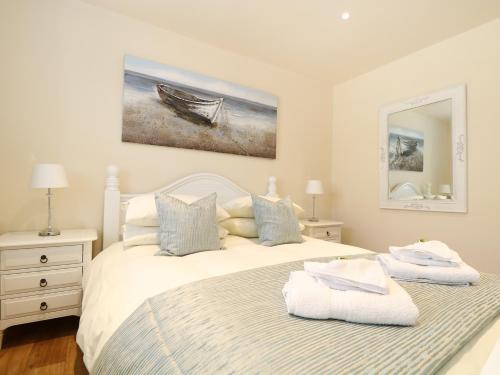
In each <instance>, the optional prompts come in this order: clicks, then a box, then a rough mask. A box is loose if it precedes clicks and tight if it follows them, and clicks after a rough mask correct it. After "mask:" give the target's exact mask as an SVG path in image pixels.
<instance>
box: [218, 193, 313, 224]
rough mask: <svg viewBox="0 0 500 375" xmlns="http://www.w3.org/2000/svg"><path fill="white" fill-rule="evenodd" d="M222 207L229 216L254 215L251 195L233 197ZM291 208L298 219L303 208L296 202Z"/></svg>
mask: <svg viewBox="0 0 500 375" xmlns="http://www.w3.org/2000/svg"><path fill="white" fill-rule="evenodd" d="M260 197H262V198H265V199H268V200H270V201H271V202H277V201H279V200H280V198H278V197H267V196H263V195H261V196H260ZM222 207H223V208H224V209H225V210H226V211H227V213H228V214H229V215H231V217H246V218H253V217H255V215H254V213H253V207H252V197H251V196H250V195H248V196H245V197H240V198H236V199H233V200H231V201H229V202H226V203H224V204H223V205H222ZM293 210H294V212H295V215H296V216H297V217H298V218H299V219H300V218H302V217H303V215H304V209H303V208H302V207H300V206H299V205H298V204H295V203H294V204H293Z"/></svg>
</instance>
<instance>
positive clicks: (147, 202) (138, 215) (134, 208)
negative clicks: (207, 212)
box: [125, 194, 231, 227]
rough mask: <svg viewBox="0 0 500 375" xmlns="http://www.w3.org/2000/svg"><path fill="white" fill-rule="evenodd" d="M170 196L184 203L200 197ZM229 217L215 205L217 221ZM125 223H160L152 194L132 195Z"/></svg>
mask: <svg viewBox="0 0 500 375" xmlns="http://www.w3.org/2000/svg"><path fill="white" fill-rule="evenodd" d="M170 196H171V197H174V198H177V199H180V200H181V201H183V202H185V203H188V204H189V203H193V202H195V201H197V200H198V199H200V197H196V196H194V195H178V194H170ZM229 217H231V216H230V215H229V214H228V213H227V211H226V210H225V209H223V208H222V207H221V206H219V205H217V222H219V221H222V220H225V219H227V218H229ZM125 224H133V225H139V226H143V227H157V226H159V225H160V221H159V218H158V211H156V202H155V196H154V194H144V195H139V196H138V197H134V198H132V199H130V200H129V201H128V206H127V213H126V214H125Z"/></svg>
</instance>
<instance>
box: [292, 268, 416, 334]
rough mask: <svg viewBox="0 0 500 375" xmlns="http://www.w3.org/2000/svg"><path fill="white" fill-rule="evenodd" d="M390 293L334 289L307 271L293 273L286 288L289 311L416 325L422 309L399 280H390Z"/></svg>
mask: <svg viewBox="0 0 500 375" xmlns="http://www.w3.org/2000/svg"><path fill="white" fill-rule="evenodd" d="M387 285H388V288H389V293H388V294H385V295H383V294H377V293H367V292H359V291H352V290H348V291H340V290H335V289H331V288H329V287H328V285H326V284H324V283H323V282H322V281H321V280H319V279H316V278H314V277H312V276H309V275H308V274H307V273H306V272H305V271H296V272H291V273H290V279H289V280H288V282H287V283H286V284H285V287H284V288H283V296H284V298H285V302H286V306H287V309H288V313H289V314H293V315H297V316H302V317H304V318H310V319H338V320H345V321H348V322H354V323H368V324H390V325H403V326H410V325H415V323H416V321H417V317H418V308H417V306H415V304H414V303H413V301H412V299H411V297H410V296H409V295H408V293H406V291H405V290H404V289H403V288H402V287H400V286H399V285H398V284H397V283H396V282H394V281H393V280H391V279H389V278H388V279H387Z"/></svg>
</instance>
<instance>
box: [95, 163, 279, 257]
mask: <svg viewBox="0 0 500 375" xmlns="http://www.w3.org/2000/svg"><path fill="white" fill-rule="evenodd" d="M106 175H107V176H106V184H105V190H104V221H103V247H104V248H106V247H108V246H109V245H111V244H112V243H114V242H117V241H119V239H120V226H121V224H122V223H121V206H122V203H124V202H127V201H128V200H129V199H131V198H133V197H136V196H138V195H142V194H152V193H158V192H169V193H172V194H185V195H196V196H200V197H201V196H205V195H208V194H210V193H213V192H216V193H217V202H218V203H225V202H228V201H230V200H232V199H234V198H238V197H242V196H245V195H249V194H250V193H249V192H248V191H246V190H244V189H242V188H241V187H239V186H238V185H236V184H235V183H234V182H232V181H230V180H229V179H227V178H225V177H222V176H219V175H216V174H213V173H196V174H192V175H189V176H186V177H184V178H181V179H180V180H177V181H174V182H172V183H171V184H169V185H167V186H165V187H162V188H160V189H158V190H155V191H152V192H149V193H142V194H122V193H121V192H120V180H119V178H118V167H116V166H113V165H112V166H109V167H108V168H107V170H106ZM267 195H268V196H277V194H276V177H274V176H271V177H269V180H268V185H267Z"/></svg>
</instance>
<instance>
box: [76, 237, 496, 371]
mask: <svg viewBox="0 0 500 375" xmlns="http://www.w3.org/2000/svg"><path fill="white" fill-rule="evenodd" d="M304 238H305V239H306V241H305V242H303V243H301V244H287V245H280V246H274V247H265V246H260V245H258V244H257V243H256V241H255V240H250V239H246V238H242V237H236V236H228V237H227V238H226V239H225V240H224V246H225V247H226V250H222V251H207V252H201V253H196V254H192V255H188V256H184V257H166V256H154V254H155V253H156V252H157V251H158V249H159V248H158V246H157V245H150V246H137V247H133V248H129V249H127V250H124V249H123V245H122V243H121V242H118V243H115V244H113V245H112V246H110V247H108V248H107V249H105V250H103V251H102V252H101V253H100V254H99V255H98V256H97V257H96V258H95V259H94V260H93V261H92V263H91V265H90V267H89V270H88V272H87V273H86V274H85V275H84V280H83V283H84V298H83V305H82V315H81V318H80V327H79V329H78V334H77V343H78V345H79V346H80V348H81V349H82V351H83V354H84V362H85V365H86V366H87V368H88V369H89V370H90V369H91V368H92V366H93V364H94V361H95V360H96V359H97V357H98V355H99V353H100V352H101V350H102V348H103V346H104V344H105V343H106V342H107V340H108V339H109V338H110V337H111V335H112V334H113V333H114V332H115V331H116V329H117V328H118V327H119V326H120V324H121V323H122V322H123V321H124V320H125V319H126V318H127V317H128V316H129V315H130V314H131V313H132V312H133V311H134V310H135V309H136V308H137V307H138V306H139V305H141V303H142V302H144V300H145V299H146V298H149V297H152V296H154V295H156V294H159V293H161V292H163V291H165V290H168V289H172V288H176V287H178V286H181V285H183V284H186V283H189V282H193V281H197V280H202V279H205V278H208V277H213V276H219V275H223V274H227V273H232V272H237V271H242V270H246V269H251V268H257V267H263V266H267V265H272V264H278V263H284V262H290V261H294V260H301V259H308V258H315V257H328V256H363V255H368V254H371V252H370V251H368V250H365V249H361V248H357V247H353V246H347V245H342V244H336V243H332V242H327V241H321V240H317V239H312V238H308V237H304ZM499 332H500V324H499V323H498V322H497V323H496V324H495V325H494V326H493V327H492V328H490V329H489V330H488V332H487V333H486V334H485V335H483V336H484V337H486V340H483V337H481V338H480V339H479V340H476V341H477V343H471V345H469V346H472V348H469V349H468V350H467V351H466V353H465V354H467V355H468V357H467V356H465V358H466V359H467V360H468V362H469V363H467V364H466V366H465V368H468V369H469V370H470V369H471V368H475V369H476V370H477V369H478V368H479V369H480V368H481V365H482V363H484V362H485V361H486V358H487V357H488V355H489V351H491V348H492V347H493V344H494V341H496V340H494V338H495V336H496V335H498V334H499ZM488 344H489V346H488ZM463 352H464V351H463ZM476 352H477V353H476ZM471 353H476V354H475V355H474V356H473V357H471ZM458 357H461V356H458ZM471 358H472V359H471ZM474 360H475V361H476V362H477V363H472V364H473V365H474V366H472V365H471V363H470V362H471V361H474ZM454 362H456V361H454ZM460 362H461V361H460ZM478 366H479V367H478ZM448 367H449V368H450V371H448V373H463V374H465V373H470V372H462V371H461V369H464V366H461V365H460V363H459V362H457V364H456V365H454V364H453V363H450V366H448Z"/></svg>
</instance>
